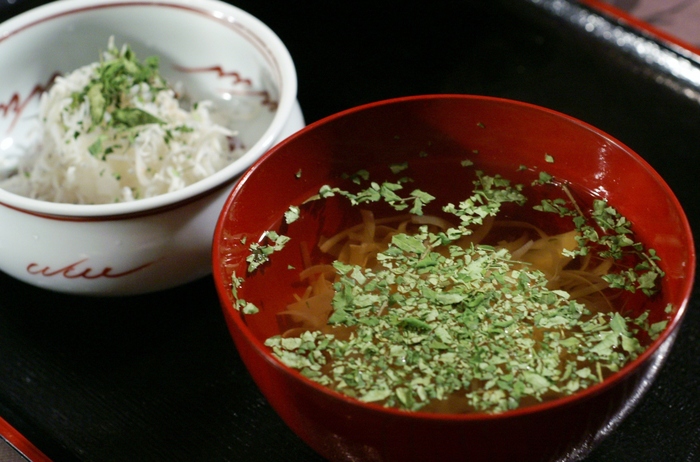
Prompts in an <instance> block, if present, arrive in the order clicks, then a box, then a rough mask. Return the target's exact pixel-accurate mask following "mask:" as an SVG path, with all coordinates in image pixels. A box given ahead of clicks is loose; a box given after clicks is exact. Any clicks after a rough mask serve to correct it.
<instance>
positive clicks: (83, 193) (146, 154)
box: [0, 39, 243, 204]
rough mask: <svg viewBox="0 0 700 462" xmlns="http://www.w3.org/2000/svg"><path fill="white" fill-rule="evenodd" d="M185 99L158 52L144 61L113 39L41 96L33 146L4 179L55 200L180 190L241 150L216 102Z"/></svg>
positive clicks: (96, 200)
mask: <svg viewBox="0 0 700 462" xmlns="http://www.w3.org/2000/svg"><path fill="white" fill-rule="evenodd" d="M183 106H184V104H183V105H181V101H180V100H179V99H178V95H177V94H176V92H175V90H173V89H172V88H170V87H168V85H167V84H166V82H165V81H164V80H163V79H162V78H161V77H160V75H159V72H158V59H157V58H156V57H150V58H147V59H146V60H145V61H144V62H143V63H141V62H139V61H138V60H137V59H136V57H135V55H134V53H133V51H131V49H130V48H129V47H128V46H127V45H124V46H123V47H122V48H121V50H119V49H117V48H115V46H114V43H113V39H110V42H109V44H108V50H107V51H106V52H105V53H104V56H103V58H102V60H101V61H100V62H98V63H93V64H90V65H87V66H84V67H81V68H79V69H77V70H75V71H74V72H72V73H71V74H69V75H66V76H59V77H57V78H56V80H55V82H54V84H53V85H52V87H51V88H50V89H49V91H48V92H46V93H44V94H42V97H41V101H40V109H39V111H40V114H39V117H40V122H41V140H40V142H39V145H38V147H37V149H36V152H34V153H30V154H27V155H25V156H24V158H23V159H22V162H21V164H20V166H19V171H18V172H17V174H15V175H13V176H12V177H10V178H8V179H6V180H4V181H3V182H2V183H0V186H2V187H3V188H4V189H7V190H9V191H11V192H14V193H16V194H20V195H24V196H27V197H31V198H34V199H40V200H45V201H52V202H64V203H74V204H105V203H112V202H124V201H131V200H135V199H142V198H147V197H153V196H157V195H160V194H164V193H167V192H171V191H176V190H179V189H182V188H184V187H186V186H188V185H191V184H193V183H195V182H197V181H199V180H201V179H203V178H206V177H208V176H210V175H212V174H214V173H215V172H217V171H219V170H221V169H222V168H223V167H225V166H226V165H228V164H229V163H231V162H232V161H233V160H234V159H236V158H237V157H240V155H241V154H242V153H243V150H242V149H241V148H240V147H236V146H235V145H236V143H235V142H234V139H235V136H236V133H234V132H232V131H231V130H229V129H228V128H225V127H224V126H223V125H220V124H221V123H223V122H224V121H223V120H219V119H221V118H222V117H221V115H219V114H217V113H216V112H215V111H213V108H212V105H211V102H209V101H202V102H199V103H196V104H192V106H191V108H190V109H185V108H184V107H183Z"/></svg>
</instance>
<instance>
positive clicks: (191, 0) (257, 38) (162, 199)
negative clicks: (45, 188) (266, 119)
mask: <svg viewBox="0 0 700 462" xmlns="http://www.w3.org/2000/svg"><path fill="white" fill-rule="evenodd" d="M158 5H162V6H166V7H177V8H182V9H184V10H189V11H192V12H194V13H197V14H201V15H205V16H209V17H212V18H213V19H215V20H216V21H219V22H221V23H224V24H230V25H234V24H235V25H236V27H237V28H240V29H242V30H244V31H245V34H246V37H247V38H249V39H250V40H251V41H254V45H255V46H256V47H258V48H260V49H262V51H263V52H265V53H267V54H268V55H269V56H270V57H271V59H273V60H274V65H276V66H277V67H278V69H279V73H280V78H281V81H280V89H279V90H280V97H279V104H278V106H277V112H276V114H275V115H274V117H273V119H272V122H271V124H270V126H269V127H268V128H267V130H265V132H264V133H263V135H262V136H261V138H260V139H259V140H258V141H257V142H256V143H255V144H254V145H253V146H251V147H250V148H249V149H248V151H247V152H246V153H245V154H244V155H243V156H241V157H240V158H238V159H236V160H235V161H234V162H232V163H231V164H230V165H228V166H226V167H225V168H223V169H222V170H220V171H218V172H216V173H215V174H213V175H211V176H209V177H207V178H205V179H203V180H200V181H198V182H196V183H194V184H192V185H190V186H187V187H185V188H183V189H181V190H178V191H173V192H169V193H166V194H161V195H159V196H155V197H150V198H145V199H139V200H135V201H131V202H121V203H113V204H96V205H83V204H80V205H79V204H64V203H54V202H47V201H40V200H36V199H31V198H28V197H24V196H20V195H17V194H13V193H10V192H8V191H5V190H3V189H0V205H5V206H9V207H11V208H14V209H18V210H22V211H26V212H29V213H33V214H39V215H54V216H61V217H81V218H89V217H106V216H120V215H131V214H144V213H149V212H152V211H155V210H159V209H162V208H170V207H173V206H176V205H178V204H180V203H187V202H189V201H191V200H193V199H195V198H197V197H200V196H202V195H205V194H207V193H208V192H210V191H213V190H216V189H218V188H219V187H222V186H224V185H226V184H228V183H230V182H232V181H233V180H234V179H235V178H236V177H237V176H238V175H240V174H241V173H242V172H243V171H245V170H246V169H247V168H248V167H250V165H252V163H253V162H254V161H255V159H257V158H258V157H259V156H260V154H261V153H263V152H265V151H267V150H268V149H269V148H271V147H272V145H273V144H274V143H275V142H276V141H277V137H278V136H279V135H280V133H281V132H282V130H283V128H284V125H285V123H286V122H287V119H289V117H290V115H291V113H292V110H293V107H294V104H295V101H296V93H297V76H296V69H295V67H294V62H293V60H292V57H291V55H290V54H289V51H288V50H287V48H286V46H285V45H284V43H283V42H282V40H281V39H280V38H279V37H278V36H277V34H275V33H274V32H273V31H272V30H271V29H270V28H269V27H268V26H267V25H266V24H264V23H263V22H262V21H260V20H259V19H257V18H256V17H254V16H252V15H251V14H250V13H247V12H245V11H243V10H241V9H239V8H237V7H234V6H232V5H229V4H227V3H224V2H221V1H218V0H148V1H135V0H59V1H56V2H53V3H48V4H46V5H43V6H39V7H37V8H34V9H31V10H29V11H26V12H24V13H22V14H20V15H18V16H15V17H14V18H11V19H9V20H7V21H5V22H4V23H2V24H0V44H1V43H2V42H3V41H4V40H5V39H7V38H8V37H10V36H12V35H14V34H17V33H21V32H22V31H23V30H24V29H27V28H30V27H34V26H36V25H38V24H40V23H42V22H45V21H50V20H52V19H54V18H57V17H61V16H64V15H68V14H72V13H78V12H80V11H83V10H91V9H99V8H104V7H110V6H150V7H152V6H158Z"/></svg>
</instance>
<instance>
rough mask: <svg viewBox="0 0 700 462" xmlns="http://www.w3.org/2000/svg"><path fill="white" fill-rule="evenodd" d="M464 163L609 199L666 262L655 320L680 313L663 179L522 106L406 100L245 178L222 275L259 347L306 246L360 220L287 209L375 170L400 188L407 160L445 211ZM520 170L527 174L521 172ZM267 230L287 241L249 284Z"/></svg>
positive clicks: (601, 142)
mask: <svg viewBox="0 0 700 462" xmlns="http://www.w3.org/2000/svg"><path fill="white" fill-rule="evenodd" d="M548 156H551V158H553V159H554V162H549V161H548V160H547V159H548ZM464 159H470V160H472V161H473V162H474V163H475V164H476V166H477V167H478V168H483V169H484V170H485V171H487V172H488V173H491V174H493V173H500V174H501V175H502V176H504V177H507V178H512V179H513V181H530V180H531V179H532V178H534V177H535V176H536V175H537V173H538V172H539V171H546V172H548V173H550V174H552V175H554V176H555V177H556V178H557V179H558V180H560V181H563V182H566V183H570V184H572V185H573V187H574V188H576V189H580V190H587V191H590V192H592V193H594V194H596V195H597V196H599V197H602V198H605V199H607V200H608V201H609V203H610V204H611V205H613V206H614V207H616V208H617V209H618V210H619V211H620V212H621V213H622V214H623V215H625V216H626V217H627V218H628V219H630V220H631V221H632V222H633V225H634V226H633V227H634V230H635V232H636V233H637V236H638V238H639V239H640V240H641V241H642V242H644V243H645V244H646V245H647V246H648V247H651V248H654V249H655V250H656V251H657V252H658V254H659V255H660V256H661V257H662V263H661V266H662V268H663V269H664V271H666V273H667V277H666V278H665V279H664V285H663V289H662V292H663V294H664V300H663V303H658V304H656V305H655V308H654V310H655V313H654V315H653V316H652V319H660V318H663V317H666V316H667V315H666V313H664V312H663V307H664V306H665V304H666V303H667V302H670V303H673V304H674V305H675V306H676V307H679V306H681V305H682V304H683V303H684V299H685V297H686V296H687V295H688V292H689V289H688V288H689V287H690V286H689V282H688V279H687V278H688V277H690V278H691V280H692V273H693V268H694V264H695V263H694V253H693V252H694V250H693V243H692V237H691V235H690V233H689V229H688V225H687V221H686V220H685V217H684V214H683V211H682V210H681V209H680V206H679V205H678V202H677V200H676V199H675V197H674V196H673V194H672V193H671V191H670V190H669V189H668V187H667V186H666V184H665V183H664V182H663V180H661V179H660V177H659V176H658V175H657V174H656V173H655V172H654V171H653V170H651V168H650V167H649V166H648V165H647V164H646V163H645V162H644V161H642V160H641V159H640V158H639V157H637V156H635V155H633V154H631V153H630V152H629V150H628V149H627V148H626V147H624V146H622V145H621V144H619V143H618V142H616V141H615V140H613V139H611V138H609V137H607V136H603V135H602V134H601V133H600V132H598V131H597V130H595V129H593V128H591V127H589V126H587V125H586V124H582V123H578V122H576V121H574V120H573V119H570V118H568V117H564V116H561V115H560V114H557V113H554V112H551V111H543V110H540V109H539V108H536V107H533V106H530V105H526V104H520V103H514V102H510V101H506V100H499V99H491V98H480V97H466V96H465V97H459V96H452V97H447V96H445V97H441V98H428V97H425V98H408V99H404V100H400V101H394V102H391V103H378V104H376V105H373V106H369V107H365V108H363V109H362V110H354V111H352V110H351V111H349V112H346V113H341V114H340V115H336V116H333V117H331V118H328V119H325V120H323V121H321V122H319V123H316V124H313V125H311V126H309V127H307V128H306V129H304V130H302V131H301V132H300V133H298V134H297V135H294V136H292V137H291V138H290V139H288V140H287V141H285V142H284V143H282V144H281V145H279V146H278V147H276V148H274V149H273V150H272V151H271V152H270V153H269V154H268V155H267V156H265V157H264V158H263V159H262V160H261V161H260V162H258V163H257V164H256V165H255V166H254V167H253V168H252V170H251V171H249V173H248V174H247V175H246V176H245V177H244V178H243V179H242V180H241V182H240V183H239V185H238V186H237V188H236V190H235V193H234V197H233V198H232V200H230V201H229V202H228V203H227V206H226V207H225V209H224V213H223V215H222V221H221V224H220V228H221V233H220V237H219V241H218V243H217V244H218V258H219V261H220V263H221V265H220V268H216V269H215V271H220V272H221V277H222V279H223V280H226V281H230V278H231V275H232V274H233V273H234V272H235V274H236V275H237V276H239V277H241V276H244V277H245V279H246V280H245V283H244V284H243V286H242V287H241V289H240V296H241V297H242V298H244V299H246V300H247V301H250V302H253V303H255V304H256V305H257V306H258V307H259V308H261V312H260V313H258V314H256V315H253V316H246V317H245V322H246V323H247V324H248V326H249V327H250V330H251V332H252V333H253V334H254V335H255V336H256V337H257V338H258V339H259V340H261V341H263V340H264V339H265V338H267V337H269V336H271V335H275V334H277V333H279V329H280V328H279V326H278V320H277V317H276V316H275V313H277V312H279V311H280V310H282V309H284V307H285V306H286V305H287V304H288V303H290V302H291V301H293V299H292V297H291V294H290V287H295V290H301V289H302V287H301V286H300V285H299V282H298V272H299V270H300V269H301V268H302V266H303V263H302V251H301V246H303V245H307V246H309V247H310V248H313V247H314V245H315V242H316V241H317V240H318V237H319V235H325V236H329V235H332V234H333V233H334V232H337V231H338V230H339V229H342V228H343V227H345V226H348V225H350V224H354V223H356V222H357V221H359V215H358V212H357V210H354V209H350V208H349V207H347V205H346V202H344V201H342V200H338V199H337V198H335V199H333V200H330V201H327V202H326V203H325V204H323V203H321V202H320V201H316V202H314V203H312V204H307V205H306V206H305V208H304V212H303V216H304V219H303V220H300V221H299V222H295V223H292V224H291V225H289V226H287V225H286V224H284V223H283V221H282V216H283V214H284V212H285V211H286V210H287V209H288V208H289V206H290V205H300V204H302V203H303V202H304V201H305V200H306V199H307V198H309V197H311V196H313V195H314V194H316V193H317V192H318V190H319V188H320V187H321V186H322V185H324V184H333V185H341V186H343V187H345V186H348V187H351V183H350V182H349V180H343V179H342V178H343V176H344V175H348V174H353V173H355V172H357V171H358V170H360V169H368V170H370V171H371V179H373V180H376V181H383V180H385V179H387V180H392V179H393V180H395V179H396V178H397V176H396V175H395V174H393V173H392V172H391V171H390V170H389V168H388V166H389V165H391V164H396V163H402V162H408V168H407V169H406V170H404V171H402V172H401V173H400V174H399V175H398V176H408V177H411V178H412V179H414V180H415V182H414V183H410V185H406V189H407V192H408V191H410V190H412V188H414V187H417V188H420V189H423V190H426V191H428V192H431V193H432V194H433V195H435V196H436V197H438V200H439V201H440V205H441V204H444V203H445V202H446V201H457V200H462V199H464V198H466V197H467V196H468V195H469V194H470V192H471V189H472V183H471V181H472V179H473V168H472V169H469V168H465V167H462V166H461V164H460V162H461V161H462V160H464ZM521 165H523V166H525V167H527V169H526V170H525V171H520V172H519V171H518V169H519V167H520V166H521ZM375 211H377V213H385V212H386V213H388V211H387V210H381V208H380V209H376V208H375ZM428 211H429V212H430V211H431V210H430V209H429V210H428ZM433 211H439V210H437V209H434V210H433ZM271 229H274V230H276V231H279V232H281V233H283V234H286V235H289V236H290V237H291V238H292V240H291V241H290V243H289V244H288V245H287V247H285V249H284V250H283V251H281V252H278V253H275V254H273V255H272V257H271V261H270V263H269V264H266V265H264V266H263V267H262V268H260V269H259V270H257V271H255V272H254V273H252V274H247V273H246V267H247V263H246V262H245V257H246V256H247V255H248V253H249V250H248V247H249V245H250V243H251V242H255V241H257V240H259V239H260V236H261V235H262V234H263V233H264V232H265V231H267V230H271Z"/></svg>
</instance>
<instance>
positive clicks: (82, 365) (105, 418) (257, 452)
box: [0, 0, 700, 462]
mask: <svg viewBox="0 0 700 462" xmlns="http://www.w3.org/2000/svg"><path fill="white" fill-rule="evenodd" d="M42 3H45V2H43V1H33V0H16V1H15V2H14V4H9V3H8V2H7V1H4V2H0V20H4V19H7V18H9V17H10V16H12V15H14V14H18V13H19V12H21V11H24V10H26V9H28V8H30V7H33V6H36V5H39V4H42ZM232 3H234V2H232ZM235 5H236V6H238V7H241V8H243V9H244V10H247V11H248V12H250V13H252V14H253V15H255V16H257V17H258V18H260V19H261V20H263V21H264V22H266V23H267V24H268V25H269V26H270V27H271V28H272V29H273V30H275V31H276V32H277V34H278V35H279V36H280V37H281V38H282V40H283V41H284V42H285V43H286V44H287V46H288V48H289V50H290V52H291V54H292V57H293V58H294V60H295V63H296V66H297V72H298V76H299V95H298V99H299V102H300V104H301V107H302V110H303V112H304V115H305V118H306V121H307V123H310V122H313V121H316V120H318V119H320V118H322V117H324V116H327V115H330V114H332V113H335V112H337V111H340V110H344V109H347V108H350V107H353V106H356V105H359V104H363V103H367V102H371V101H376V100H380V99H385V98H391V97H397V96H406V95H414V94H425V93H471V94H482V95H494V96H501V97H507V98H512V99H518V100H522V101H527V102H530V103H535V104H539V105H543V106H546V107H549V108H552V109H555V110H558V111H561V112H564V113H567V114H569V115H572V116H574V117H577V118H579V119H582V120H584V121H586V122H588V123H590V124H592V125H595V126H597V127H599V128H601V129H602V130H604V131H606V132H608V133H610V134H611V135H612V136H614V137H616V138H617V139H619V140H620V141H622V142H623V143H625V144H627V145H628V146H630V147H631V148H632V149H634V150H636V151H637V152H638V153H639V154H640V155H641V156H642V157H644V158H645V159H646V160H647V161H648V162H649V163H650V164H651V165H652V166H653V167H654V168H655V169H657V171H658V172H659V173H660V174H661V175H662V176H663V177H664V178H665V179H666V181H667V182H668V183H669V185H670V186H671V188H672V189H673V190H674V191H675V193H676V194H677V196H678V198H679V199H680V201H681V203H682V205H683V206H684V208H685V210H686V213H687V214H688V216H689V219H690V222H691V226H692V227H693V229H694V230H699V229H700V223H698V220H699V219H700V210H699V209H700V190H699V189H698V179H699V178H700V176H699V175H698V173H700V103H699V102H698V100H699V99H698V96H697V95H698V91H699V90H698V88H696V84H695V83H693V82H692V81H691V80H687V79H685V77H684V75H677V76H673V75H671V74H670V73H668V72H667V71H666V70H665V69H663V68H662V67H660V66H657V65H655V64H653V62H652V63H650V62H649V60H647V58H648V57H644V56H640V55H639V54H637V53H636V52H632V51H630V50H629V49H627V48H625V47H624V46H621V45H620V43H619V42H617V41H615V40H614V39H611V38H610V35H609V34H608V35H606V34H601V33H599V32H600V30H601V29H600V28H598V29H596V28H591V27H590V24H591V23H586V22H582V21H580V17H582V16H580V15H581V14H583V17H586V15H588V14H589V13H590V12H591V11H590V10H589V9H587V8H586V7H585V6H582V5H580V4H578V3H577V2H574V1H549V0H471V1H468V0H463V1H449V0H429V1H423V2H412V1H376V2H365V1H354V2H344V3H337V2H330V1H326V2H320V1H319V2H281V1H273V0H265V1H263V0H240V1H236V2H235ZM599 19H601V20H602V21H603V26H604V27H611V28H612V29H611V30H618V31H619V30H622V31H623V32H627V33H628V32H630V30H628V29H625V28H624V25H619V24H617V23H616V22H615V20H614V18H608V17H603V18H599ZM587 24H588V25H589V27H588V28H587V27H586V25H587ZM596 24H600V23H596ZM605 24H607V26H605ZM596 27H598V26H596ZM620 28H622V29H620ZM632 32H635V31H632ZM635 33H636V32H635ZM638 37H639V38H640V40H642V42H643V43H647V38H645V35H644V34H643V33H640V34H639V35H638ZM649 40H651V41H650V42H648V43H650V44H652V45H654V46H657V47H658V48H659V49H660V50H661V51H663V52H665V53H670V55H669V56H671V59H676V60H678V62H681V63H683V64H684V66H685V68H684V69H685V70H686V71H692V72H697V71H698V69H700V65H698V62H697V61H696V57H694V56H691V55H686V56H683V52H682V50H680V51H679V50H675V49H673V47H671V48H666V46H665V45H664V44H663V43H661V44H658V43H655V42H654V41H653V38H649ZM674 50H675V51H674ZM677 52H678V53H680V54H678V53H677ZM0 65H2V63H0ZM692 72H690V73H691V74H692ZM2 84H5V82H0V85H2ZM649 200H653V197H650V198H649ZM659 219H663V217H659ZM0 226H2V224H1V223H0ZM695 236H696V240H697V233H696V234H695ZM698 304H699V301H698V297H697V296H696V297H695V298H694V299H693V300H692V301H691V304H690V306H689V307H688V312H687V315H686V318H685V321H684V324H683V327H682V329H681V332H680V334H679V336H678V338H677V341H676V344H675V346H674V348H673V351H672V353H671V355H670V357H669V359H668V361H667V362H666V364H665V366H664V367H663V369H662V371H661V373H660V375H659V376H658V378H657V380H656V382H655V383H654V385H653V386H652V387H651V389H650V391H649V392H648V394H647V395H646V396H645V397H644V398H643V400H642V401H641V403H640V404H639V406H638V407H637V409H636V410H635V411H634V413H632V414H631V415H630V416H629V417H628V418H627V419H626V420H625V421H624V422H623V423H622V425H621V426H620V427H619V428H618V429H617V430H616V431H615V432H613V433H612V434H611V435H610V436H609V437H608V438H607V439H606V440H605V441H604V442H603V443H602V444H601V445H600V446H599V447H598V448H597V449H596V450H594V451H593V453H591V454H590V455H589V457H588V458H587V459H586V461H587V462H602V461H627V460H631V461H695V460H700V397H699V396H698V393H699V392H700V307H699V306H698ZM0 416H2V417H4V418H5V419H6V420H7V421H8V422H10V423H11V424H12V425H13V426H14V427H15V428H17V429H18V430H19V431H20V432H22V433H23V434H24V435H25V436H26V437H27V438H28V439H29V440H30V441H32V442H33V443H34V444H35V445H36V446H38V447H39V449H40V450H42V451H43V452H44V453H45V454H46V455H48V456H49V457H50V458H52V459H54V460H55V461H135V460H139V461H164V460H167V461H200V460H201V461H244V462H245V461H257V460H265V461H278V460H279V461H295V460H299V461H318V460H320V457H319V456H317V455H316V454H315V453H314V452H313V451H312V450H311V449H309V448H308V447H307V446H305V445H304V444H303V443H302V442H301V441H300V440H299V439H298V438H297V437H296V436H295V435H294V434H292V433H291V431H290V430H288V429H287V427H286V426H285V425H284V424H283V422H282V421H281V420H280V419H279V418H278V417H277V415H276V414H275V413H274V411H272V410H271V408H270V407H269V406H268V405H267V403H266V401H265V400H264V398H263V397H262V396H261V395H260V393H259V392H258V391H257V389H256V387H255V385H254V384H253V382H252V380H251V379H250V377H249V375H248V373H247V372H246V370H245V368H244V366H243V364H242V363H241V361H240V359H239V357H238V355H237V353H236V350H235V348H234V346H233V342H232V341H231V339H230V337H229V336H228V332H227V330H226V326H225V323H224V319H223V315H222V313H221V309H220V307H219V304H218V300H217V297H216V293H215V290H214V286H213V281H212V279H211V278H205V279H203V280H200V281H197V282H195V283H192V284H188V285H186V286H183V287H180V288H178V289H174V290H170V291H166V292H161V293H158V294H152V295H147V296H139V297H127V298H118V299H94V298H80V297H72V296H66V295H61V294H56V293H51V292H47V291H43V290H40V289H35V288H32V287H30V286H28V285H26V284H24V283H21V282H18V281H15V280H14V279H11V278H9V277H8V276H6V275H4V274H0ZM503 444H507V442H506V441H504V442H503Z"/></svg>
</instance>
